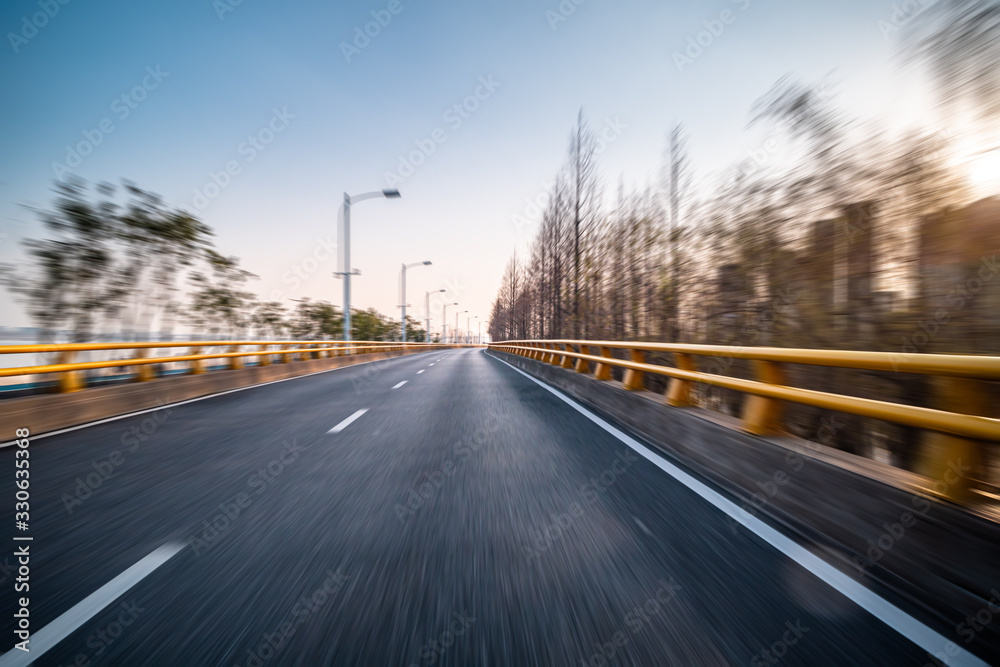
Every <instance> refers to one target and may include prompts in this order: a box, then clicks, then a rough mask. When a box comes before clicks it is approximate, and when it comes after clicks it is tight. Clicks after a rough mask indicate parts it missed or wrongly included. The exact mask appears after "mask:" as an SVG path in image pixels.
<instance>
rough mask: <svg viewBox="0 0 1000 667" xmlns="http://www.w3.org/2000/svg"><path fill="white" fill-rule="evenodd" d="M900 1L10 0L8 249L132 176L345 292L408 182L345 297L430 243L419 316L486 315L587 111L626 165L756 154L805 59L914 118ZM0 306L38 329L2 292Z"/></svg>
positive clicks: (383, 306)
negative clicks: (678, 126)
mask: <svg viewBox="0 0 1000 667" xmlns="http://www.w3.org/2000/svg"><path fill="white" fill-rule="evenodd" d="M897 4H901V3H897ZM897 4H894V3H891V2H882V1H881V0H845V1H842V2H838V3H802V2H800V1H793V0H738V1H735V0H711V1H705V2H680V1H673V0H670V1H663V0H660V1H658V2H653V1H647V0H618V1H615V2H612V0H563V1H562V2H561V3H560V2H559V1H557V0H541V1H536V2H530V1H528V0H503V1H500V0H496V1H478V2H457V1H451V0H447V1H440V0H438V1H435V2H430V0H376V1H373V2H360V1H357V2H318V1H310V0H292V1H288V2H282V3H278V2H265V1H264V0H214V1H213V0H177V1H174V2H159V3H148V2H143V3H137V2H117V1H113V0H108V1H102V2H83V1H81V0H68V1H66V2H65V4H63V1H62V0H41V1H39V0H33V1H27V0H5V2H3V3H2V5H0V29H2V32H3V34H4V36H5V37H4V40H3V44H2V45H0V90H3V91H4V92H5V98H6V100H5V103H4V104H3V105H2V108H0V114H2V118H3V123H2V126H0V127H2V130H0V262H5V263H8V264H13V265H14V266H15V267H17V266H23V265H24V259H25V256H24V253H23V249H22V247H21V241H22V240H23V239H25V238H37V237H39V236H41V235H44V234H45V232H44V230H43V229H42V227H41V225H40V223H39V222H38V220H37V218H36V216H35V215H34V214H33V213H31V212H30V210H29V209H30V208H31V207H36V208H37V207H47V206H48V205H49V203H50V202H51V198H52V185H53V182H54V180H55V179H57V178H65V177H66V175H67V174H74V175H77V176H79V177H82V178H84V179H86V180H87V181H89V182H93V183H97V182H102V181H109V182H120V181H121V179H123V178H127V179H130V180H132V181H134V182H135V183H137V184H138V185H139V186H141V187H143V188H144V189H147V190H150V191H153V192H156V193H159V194H160V195H162V196H163V197H164V199H165V200H166V202H167V203H168V204H169V205H170V206H172V207H176V208H180V209H185V210H188V211H190V212H192V213H194V214H196V215H197V216H198V217H200V218H201V219H202V220H203V221H205V222H206V223H207V224H209V225H210V226H211V227H212V228H214V230H215V231H216V239H215V242H216V245H217V247H218V248H219V249H220V251H222V252H223V253H224V254H226V255H234V256H236V257H239V258H240V260H241V264H242V266H243V267H244V268H246V269H247V270H249V271H251V272H253V273H255V274H257V275H258V276H259V280H255V281H253V282H252V283H251V284H250V285H249V287H250V289H252V290H253V291H255V292H256V293H257V294H259V295H260V296H261V298H262V299H264V300H271V299H277V300H281V301H283V302H284V303H286V305H288V306H294V304H293V303H291V302H290V301H289V300H290V299H293V298H294V299H298V298H303V297H308V298H312V299H325V300H328V301H331V302H332V303H334V304H336V305H338V306H340V305H342V303H343V297H342V284H341V282H340V281H339V280H337V279H335V278H334V277H333V275H332V273H333V272H335V271H337V262H336V260H335V255H334V253H333V248H334V247H335V246H336V240H337V233H336V231H337V230H336V227H337V210H338V207H339V206H340V204H341V202H342V200H343V196H344V193H345V192H346V193H349V194H352V195H357V194H360V193H364V192H369V191H373V190H380V189H382V188H387V187H397V188H399V190H400V191H401V193H402V197H401V198H400V199H393V200H386V199H376V200H371V201H365V202H361V203H358V204H357V205H356V206H355V207H353V211H352V230H351V235H352V243H351V254H352V264H353V267H354V268H356V269H358V270H359V271H360V272H361V275H360V276H358V277H356V278H355V279H354V280H353V284H352V287H353V290H352V305H353V306H354V307H360V308H367V307H374V308H376V309H377V310H379V311H380V312H382V313H385V314H389V315H393V316H395V317H398V308H397V306H398V305H399V297H398V290H397V285H398V274H399V267H400V264H401V263H403V262H406V263H413V262H421V261H425V260H429V261H431V262H433V265H432V266H430V267H423V266H421V267H418V268H413V269H411V270H410V272H409V273H408V280H407V283H408V294H407V301H408V302H409V303H410V304H411V306H412V308H411V310H410V311H409V314H411V315H413V316H415V317H418V318H420V319H421V320H422V319H423V318H424V316H425V314H424V301H425V294H426V292H427V291H430V290H440V289H446V290H448V291H447V292H446V293H445V294H442V295H439V296H438V297H437V300H436V301H435V302H434V303H433V304H432V307H431V310H432V313H431V315H432V317H433V318H434V320H435V321H434V323H433V325H432V326H433V328H434V329H437V328H438V327H439V326H440V318H439V312H440V305H441V303H443V302H444V300H446V299H447V300H448V301H449V302H458V303H459V304H460V305H459V306H458V307H457V309H456V307H454V306H451V307H450V308H449V320H451V324H452V325H453V324H454V320H453V319H452V316H451V313H454V312H455V311H456V310H458V311H459V312H461V311H468V316H469V317H474V316H478V317H479V318H481V320H484V321H485V320H486V318H487V317H488V315H489V311H490V305H491V303H492V300H493V298H494V296H495V293H496V290H497V288H498V286H499V284H500V278H501V274H502V272H503V268H504V265H505V264H506V262H507V261H508V259H509V258H510V256H511V254H512V253H513V252H514V251H515V250H517V249H521V250H523V249H524V248H525V247H526V245H527V243H528V242H529V241H530V239H531V235H532V233H533V232H534V229H535V224H533V223H534V222H535V221H536V220H537V218H532V213H533V211H532V206H531V203H532V201H538V200H540V199H541V198H542V197H543V193H544V192H545V189H546V187H547V185H548V184H549V183H550V182H551V180H552V178H553V177H554V175H555V174H556V172H557V171H558V169H559V168H560V166H561V165H562V163H563V162H564V160H565V155H566V147H567V144H568V137H569V132H570V130H571V128H572V126H573V124H574V122H575V120H576V116H577V112H578V111H579V110H580V109H581V108H582V109H583V110H584V113H585V115H586V117H587V118H588V119H589V122H590V124H591V126H592V128H593V129H594V130H595V132H596V133H597V134H598V135H600V134H602V133H603V134H604V136H605V137H606V138H607V142H606V144H605V146H604V147H603V150H602V151H601V153H600V155H599V157H598V165H599V169H600V172H601V174H602V177H603V180H604V182H605V183H606V184H610V185H611V186H613V185H614V184H616V183H617V182H618V180H619V178H624V180H625V182H626V183H627V184H632V185H635V186H643V185H644V184H646V183H649V182H653V181H654V180H655V179H656V177H657V176H656V175H657V173H658V171H659V168H660V163H661V156H662V154H663V148H664V144H665V138H666V134H667V132H668V131H669V128H670V127H671V125H672V124H673V123H676V122H681V123H683V124H684V125H685V127H686V130H687V133H688V136H689V148H690V152H691V160H692V165H693V167H694V169H695V170H696V171H698V172H701V173H712V172H716V171H719V170H722V169H723V168H724V167H726V166H727V165H730V164H733V163H735V162H738V161H740V160H743V159H745V158H746V157H747V156H748V154H749V152H750V151H753V150H756V149H759V147H760V145H761V144H762V142H763V140H764V138H763V137H762V136H761V134H760V132H759V131H758V130H756V129H753V130H748V128H747V121H748V112H749V109H750V107H751V105H752V104H753V102H754V100H755V99H757V98H758V97H760V96H761V95H762V94H763V93H765V92H766V91H767V90H768V88H770V86H771V85H772V84H774V83H775V82H776V81H777V80H778V79H780V78H781V77H782V76H785V75H789V74H790V75H792V76H794V77H796V78H798V79H800V80H802V81H804V82H809V83H813V82H815V83H820V82H832V83H833V84H834V86H835V89H836V91H837V94H838V102H839V103H840V104H841V105H842V106H844V107H845V109H847V110H849V112H850V113H852V114H855V115H858V116H863V117H874V116H879V115H890V114H891V115H893V117H894V118H895V119H898V120H899V121H900V122H901V123H910V122H914V123H916V122H919V121H920V117H921V115H922V113H923V111H922V110H923V109H926V106H925V105H924V104H923V99H922V97H921V96H922V94H923V93H922V92H921V91H922V89H921V88H920V86H918V85H913V82H912V81H911V80H910V79H909V78H908V77H909V76H910V75H908V74H906V73H905V72H901V71H900V59H899V58H898V56H897V55H896V54H897V52H898V40H897V39H896V37H897V36H898V32H897V31H893V30H890V29H888V28H887V26H889V27H890V28H891V27H894V26H893V23H892V21H893V20H894V18H895V20H896V22H897V23H899V22H900V21H899V19H900V16H901V14H899V12H898V8H897ZM46 12H47V13H46ZM894 12H895V15H894ZM904 20H905V18H904ZM366 30H367V34H366ZM699 39H700V41H701V45H697V42H698V40H699ZM693 44H694V45H697V46H692V45H693ZM681 56H683V58H682V57H681ZM684 58H686V60H685V59H684ZM456 105H457V107H456ZM81 144H82V147H81ZM76 148H80V150H79V151H76V153H87V154H86V155H79V156H77V155H75V154H74V151H75V149H76ZM213 178H214V180H213ZM612 189H613V187H610V188H609V192H610V190H612ZM517 216H525V219H528V220H529V224H522V223H519V222H517V220H518V219H519V218H518V217H517ZM465 317H466V315H465V314H463V315H462V320H460V325H461V327H463V328H464V326H465V322H464V318H465ZM473 322H474V320H473ZM0 324H2V325H4V326H29V325H30V321H29V319H28V318H27V316H26V315H25V314H24V312H23V308H22V306H21V305H19V304H17V303H16V302H15V301H14V299H13V298H12V296H11V295H10V294H9V293H8V292H3V293H0ZM472 326H473V328H475V324H473V325H472Z"/></svg>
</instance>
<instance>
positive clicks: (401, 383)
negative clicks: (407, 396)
mask: <svg viewBox="0 0 1000 667" xmlns="http://www.w3.org/2000/svg"><path fill="white" fill-rule="evenodd" d="M407 382H409V380H403V381H402V382H400V383H399V384H397V385H396V386H395V387H393V389H399V388H400V387H402V386H403V385H404V384H406V383H407Z"/></svg>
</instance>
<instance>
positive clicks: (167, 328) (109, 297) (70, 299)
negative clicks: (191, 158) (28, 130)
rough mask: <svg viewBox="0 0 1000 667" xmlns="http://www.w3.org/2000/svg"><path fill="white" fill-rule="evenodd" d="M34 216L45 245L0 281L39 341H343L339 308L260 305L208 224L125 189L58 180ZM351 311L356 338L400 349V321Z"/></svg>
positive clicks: (413, 328) (419, 333)
mask: <svg viewBox="0 0 1000 667" xmlns="http://www.w3.org/2000/svg"><path fill="white" fill-rule="evenodd" d="M122 199H123V200H124V201H120V200H122ZM35 212H36V213H37V214H38V216H39V217H40V219H41V221H42V223H43V225H44V227H45V229H46V230H47V231H48V232H49V233H50V236H49V238H39V239H26V240H25V241H24V246H25V249H26V251H27V260H28V261H27V262H26V263H25V265H23V266H20V267H18V266H12V265H4V266H0V278H2V280H3V282H4V285H5V286H6V288H7V289H8V290H9V291H11V292H12V293H13V294H14V295H15V296H16V298H17V299H18V300H19V301H20V302H21V303H23V304H24V306H25V308H26V310H27V313H28V315H29V317H30V318H31V320H32V321H33V323H34V324H35V326H36V327H37V328H38V329H39V330H40V331H41V332H42V333H41V338H42V342H53V341H55V340H56V338H57V337H58V336H59V335H60V333H61V332H69V336H70V341H71V342H87V341H91V340H94V339H95V337H97V336H99V335H106V334H119V335H121V336H122V337H124V338H126V339H128V338H132V339H140V338H146V337H148V336H150V335H152V334H153V333H154V332H173V330H174V329H175V328H177V327H185V328H187V329H188V330H190V331H191V332H192V334H193V335H195V336H196V337H198V336H201V337H205V336H207V337H212V338H219V337H225V338H230V339H238V340H244V339H248V338H250V339H255V340H256V339H282V338H291V339H295V340H309V339H312V340H318V339H325V340H330V339H340V338H342V336H343V313H342V310H341V309H340V308H338V307H337V306H334V305H333V304H331V303H329V302H326V301H312V300H309V299H298V300H293V301H295V305H294V307H291V308H289V307H288V306H286V305H285V304H284V303H281V302H278V301H261V300H260V299H259V298H258V297H257V295H256V294H254V293H253V292H252V291H250V290H249V289H248V287H247V283H248V282H249V281H250V280H252V279H255V278H256V277H257V276H255V275H254V274H253V273H251V272H249V271H247V270H246V269H244V268H242V267H241V266H240V262H239V259H238V258H236V257H232V256H228V255H226V254H224V253H222V252H220V251H219V250H218V249H217V248H216V247H215V245H214V243H213V237H214V232H213V230H212V229H211V228H210V227H209V226H208V225H206V224H205V223H204V222H202V221H201V220H199V219H198V218H196V217H194V216H192V215H191V214H189V213H187V212H186V211H183V210H178V209H174V208H171V207H169V206H168V205H167V204H166V203H165V202H164V201H163V199H162V198H161V197H160V196H158V195H156V194H153V193H151V192H148V191H146V190H144V189H142V188H140V187H139V186H137V185H136V184H134V183H132V182H129V181H125V182H123V183H122V185H121V186H120V187H116V186H114V185H111V184H107V183H101V184H98V185H96V186H94V187H90V186H88V184H87V183H85V182H84V181H82V180H80V179H68V180H65V181H57V182H56V184H55V199H54V202H53V205H52V208H51V209H47V210H46V209H39V210H36V211H35ZM351 312H352V314H351V328H352V338H353V339H354V340H379V341H381V340H399V338H400V326H399V322H396V321H393V320H391V319H390V318H388V317H386V316H384V315H382V314H381V313H379V312H377V311H376V310H375V309H372V308H369V309H367V310H360V309H352V311H351ZM407 320H408V324H407V338H408V339H409V340H411V341H415V342H422V341H424V340H425V336H426V334H425V332H424V330H423V328H422V327H421V325H420V323H419V322H417V321H415V320H413V319H411V318H407Z"/></svg>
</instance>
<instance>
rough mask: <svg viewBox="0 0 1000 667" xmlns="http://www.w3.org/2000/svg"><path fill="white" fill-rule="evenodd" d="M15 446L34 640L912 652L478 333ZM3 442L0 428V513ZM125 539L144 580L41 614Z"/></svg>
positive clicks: (86, 646) (312, 666)
mask: <svg viewBox="0 0 1000 667" xmlns="http://www.w3.org/2000/svg"><path fill="white" fill-rule="evenodd" d="M404 382H405V384H401V383H404ZM163 398H164V401H165V402H166V401H169V396H167V395H164V397H163ZM352 418H353V420H352ZM133 428H134V429H135V431H133ZM143 429H145V430H143ZM30 452H31V458H30V460H31V473H32V476H31V496H32V508H31V526H30V530H29V531H28V533H29V534H30V535H31V536H32V537H33V538H34V539H33V541H32V542H31V543H30V554H31V556H30V577H31V580H30V587H31V588H30V614H31V615H30V619H31V621H30V622H31V627H32V630H33V632H34V633H36V634H35V635H34V637H35V639H33V640H32V641H33V642H35V641H37V640H38V639H39V638H40V637H43V636H44V635H42V634H41V633H40V631H42V628H44V627H45V626H50V628H52V629H53V632H52V633H50V634H51V635H53V636H55V637H56V639H57V640H58V641H57V643H55V645H54V646H53V648H51V650H49V651H48V652H46V653H44V655H42V656H41V657H40V658H38V659H37V660H36V662H35V663H34V664H37V665H67V666H68V665H77V666H78V667H84V666H85V665H129V666H132V665H184V666H195V665H226V666H228V667H233V666H236V665H239V666H244V667H248V666H250V667H252V666H257V665H302V666H309V667H317V666H323V665H402V666H407V665H432V664H433V665H522V666H523V665H581V664H587V665H594V666H595V667H596V666H599V665H604V664H608V665H614V664H622V665H657V666H660V665H682V666H686V665H713V666H715V665H717V666H722V665H768V664H779V655H780V664H782V665H897V664H898V665H914V666H919V665H924V664H927V663H928V662H929V659H928V658H927V656H926V653H925V652H924V651H922V650H921V649H920V648H918V647H917V646H916V645H915V644H913V643H911V642H910V641H909V640H907V639H905V638H904V637H902V636H901V635H900V634H898V633H897V632H896V631H894V630H892V629H891V628H889V627H888V626H887V625H886V624H884V623H883V622H882V621H880V620H879V619H877V618H875V617H874V616H872V615H871V614H869V613H868V612H866V611H864V610H862V609H861V608H860V607H858V606H857V605H855V604H854V603H853V602H850V601H849V600H847V599H846V598H844V597H843V596H842V595H841V594H840V593H838V592H837V591H835V590H833V589H832V588H831V587H830V586H828V585H826V584H824V583H823V582H821V581H819V580H818V579H816V578H815V577H814V576H813V575H812V574H810V573H809V572H807V571H806V570H805V569H803V568H802V567H801V566H800V565H798V564H796V562H794V561H793V560H791V559H789V558H787V557H786V556H784V555H782V554H781V553H779V552H778V551H777V550H775V549H774V548H773V547H772V546H770V545H768V544H767V543H765V542H764V541H762V540H761V539H760V538H758V537H757V536H755V535H753V534H751V533H750V532H748V531H746V530H742V529H739V530H736V529H734V528H733V525H732V523H731V521H730V520H729V519H728V518H727V517H726V516H724V515H723V514H722V513H721V512H720V511H719V510H718V509H716V508H715V507H713V506H712V505H710V504H709V503H707V502H706V501H705V500H704V499H703V498H702V497H700V496H699V495H697V494H696V493H694V492H693V491H692V490H690V489H689V488H687V487H685V486H684V485H682V484H680V483H678V482H677V481H676V480H674V479H673V478H671V477H670V476H668V475H666V474H665V473H664V471H663V470H661V469H660V468H659V467H657V466H656V465H654V464H652V463H651V462H650V461H648V460H646V459H645V458H643V457H641V456H638V455H637V453H636V452H635V450H633V449H631V448H629V447H628V446H627V445H625V444H624V443H623V442H621V441H620V440H619V439H617V438H615V437H613V436H612V435H611V434H609V433H608V432H607V431H606V430H604V429H601V428H599V427H598V426H597V425H595V424H594V423H593V422H591V421H589V420H587V419H584V418H582V417H581V415H580V413H579V412H577V411H576V410H574V409H573V408H572V407H571V406H569V405H567V404H566V403H565V402H563V401H562V400H560V399H559V398H558V397H556V396H554V395H553V394H552V393H550V392H548V391H547V390H545V389H544V388H542V387H540V386H539V385H538V384H536V383H535V382H533V381H531V380H530V379H528V378H526V377H524V376H523V375H521V374H519V373H518V372H516V371H514V370H513V369H512V368H510V367H508V366H506V365H505V364H504V363H502V362H501V361H499V360H497V359H494V358H492V357H490V356H488V355H487V354H485V353H484V352H483V351H481V350H460V351H451V352H448V353H426V354H420V355H413V356H408V357H402V358H398V359H393V360H389V361H386V362H377V363H374V364H368V365H364V366H356V367H351V368H345V369H340V370H336V371H332V372H327V373H322V374H318V375H313V376H309V377H305V378H299V379H295V380H291V381H285V382H280V383H275V384H271V385H266V386H261V387H256V388H253V389H248V390H244V391H239V392H235V393H231V394H226V395H222V396H217V397H212V398H209V399H206V400H199V401H195V402H191V403H188V404H184V405H179V406H175V407H173V408H170V409H164V410H161V411H159V412H157V413H150V414H146V415H139V416H136V417H131V418H128V419H122V420H118V421H112V422H108V423H105V424H98V425H94V426H89V427H86V428H83V429H79V430H75V431H72V432H69V433H65V434H62V435H57V436H52V437H48V438H41V439H38V440H37V441H33V442H32V444H31V445H30ZM14 457H15V453H14V450H13V449H5V450H2V451H0V469H2V471H3V473H2V479H0V499H3V500H2V502H0V521H2V522H3V524H2V525H4V526H13V525H14V507H13V497H14V492H15V488H14V474H13V471H14V469H15V468H14V461H15V458H14ZM108 475H110V476H108ZM8 534H10V533H8ZM164 545H167V552H166V553H165V555H164V552H163V551H160V552H157V549H159V548H161V547H163V546H164ZM153 552H156V553H157V554H160V555H164V558H161V559H159V560H158V561H157V562H155V563H150V561H149V560H144V559H145V558H146V557H147V556H148V555H149V554H150V553H153ZM174 552H176V553H175V554H174ZM8 554H10V555H8ZM12 554H13V548H9V549H7V548H5V549H4V551H3V552H0V559H2V558H6V559H7V560H0V579H3V580H4V581H2V582H0V609H2V610H3V613H2V618H3V620H2V623H0V625H2V628H0V638H2V642H3V650H7V648H8V647H10V646H12V645H13V642H14V641H15V640H14V635H13V631H14V628H15V626H14V620H13V619H12V612H10V611H9V610H15V609H16V608H17V605H16V601H15V594H14V592H13V587H12V584H13V581H14V577H15V576H16V573H15V572H14V571H13V570H12V566H16V561H15V559H14V556H13V555H12ZM166 556H171V557H169V558H166ZM160 561H163V562H160ZM137 563H143V566H142V567H144V568H145V569H143V571H142V572H139V573H138V574H136V578H137V579H138V581H137V583H135V584H134V585H133V586H131V588H128V589H127V590H125V591H124V592H121V591H112V592H110V593H107V594H106V595H104V598H106V599H103V600H102V601H101V603H104V602H106V603H107V605H106V606H104V607H103V608H101V610H100V611H99V612H97V613H96V614H91V615H89V616H87V615H86V614H84V617H85V620H84V621H83V622H82V625H80V626H79V627H78V628H77V629H75V630H73V631H71V632H68V634H66V633H65V632H64V633H63V634H65V636H64V637H63V636H61V635H60V634H59V633H58V632H55V631H56V630H58V628H59V627H60V626H64V625H65V620H66V617H65V616H62V615H63V614H64V613H65V612H67V610H70V609H71V608H72V607H74V605H78V603H80V602H81V601H83V600H85V599H86V598H88V596H91V595H92V594H94V593H95V591H99V589H101V588H102V587H103V586H105V585H106V584H108V583H109V582H113V581H120V580H121V579H120V577H122V576H123V573H125V572H126V571H129V568H131V567H133V566H135V565H136V564H137ZM147 565H148V567H145V566H147ZM130 572H132V573H133V574H135V572H136V571H135V570H132V571H130ZM116 578H117V579H116ZM99 604H100V603H99ZM61 616H62V619H61V621H60V622H59V623H58V624H56V625H51V624H53V621H55V620H56V619H57V618H58V617H61ZM42 632H45V631H42ZM763 651H768V653H767V654H766V655H765V654H764V653H763ZM5 659H6V660H10V658H9V657H7V656H4V658H0V665H3V664H6V663H4V662H3V661H4V660H5Z"/></svg>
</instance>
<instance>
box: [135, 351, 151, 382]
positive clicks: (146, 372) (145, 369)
mask: <svg viewBox="0 0 1000 667" xmlns="http://www.w3.org/2000/svg"><path fill="white" fill-rule="evenodd" d="M148 356H149V350H148V349H146V348H144V347H140V348H136V351H135V358H136V359H145V358H146V357H148ZM154 377H155V375H154V373H153V367H152V366H151V365H150V364H143V365H141V366H137V367H136V373H135V381H136V382H149V381H150V380H152V379H153V378H154Z"/></svg>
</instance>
